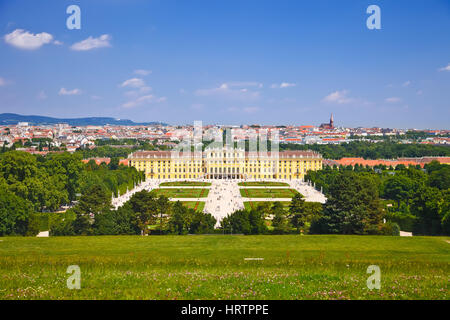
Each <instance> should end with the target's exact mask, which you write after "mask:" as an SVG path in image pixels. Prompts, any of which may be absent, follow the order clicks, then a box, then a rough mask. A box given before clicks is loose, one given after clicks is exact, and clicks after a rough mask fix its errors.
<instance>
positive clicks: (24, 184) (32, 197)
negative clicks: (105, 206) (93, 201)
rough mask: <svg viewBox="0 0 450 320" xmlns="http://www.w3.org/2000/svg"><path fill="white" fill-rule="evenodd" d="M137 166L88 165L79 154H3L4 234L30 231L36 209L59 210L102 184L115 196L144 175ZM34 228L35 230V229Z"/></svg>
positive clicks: (0, 210) (0, 225) (0, 224)
mask: <svg viewBox="0 0 450 320" xmlns="http://www.w3.org/2000/svg"><path fill="white" fill-rule="evenodd" d="M144 178H145V177H144V175H143V174H142V173H140V172H138V171H136V169H135V168H130V167H124V166H120V167H117V168H115V169H112V168H111V167H108V166H97V165H96V164H95V163H94V164H92V163H90V164H88V165H85V164H84V163H83V162H82V161H81V156H80V155H79V154H69V153H58V154H49V155H47V156H46V157H42V156H35V155H31V154H29V153H26V152H20V151H8V152H5V153H2V154H0V215H1V216H0V235H9V234H26V233H27V230H25V229H24V226H25V225H27V224H28V223H29V221H30V219H31V218H32V216H33V214H34V213H35V212H43V211H46V212H49V211H57V210H58V209H59V208H61V206H63V205H70V204H71V203H73V202H74V201H76V200H77V199H78V198H79V196H80V195H84V194H87V193H89V192H90V189H91V188H92V186H100V187H101V188H102V189H103V190H105V192H106V193H107V194H108V198H109V200H111V197H112V194H118V193H119V192H121V193H123V192H125V191H126V189H127V188H130V189H131V188H132V187H133V186H134V185H135V184H138V183H140V182H141V181H142V180H143V179H144ZM33 232H34V231H33Z"/></svg>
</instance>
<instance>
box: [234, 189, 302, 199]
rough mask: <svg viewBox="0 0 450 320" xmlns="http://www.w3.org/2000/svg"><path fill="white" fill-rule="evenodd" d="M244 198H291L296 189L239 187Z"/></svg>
mask: <svg viewBox="0 0 450 320" xmlns="http://www.w3.org/2000/svg"><path fill="white" fill-rule="evenodd" d="M239 192H240V193H241V196H242V197H244V198H292V197H293V196H295V195H296V194H297V193H298V191H297V190H295V189H270V188H268V189H251V188H245V189H240V190H239Z"/></svg>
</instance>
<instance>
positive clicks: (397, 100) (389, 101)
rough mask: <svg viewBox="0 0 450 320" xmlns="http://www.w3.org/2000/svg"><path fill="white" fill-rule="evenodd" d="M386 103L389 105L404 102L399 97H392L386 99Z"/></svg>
mask: <svg viewBox="0 0 450 320" xmlns="http://www.w3.org/2000/svg"><path fill="white" fill-rule="evenodd" d="M385 101H386V102H387V103H397V102H400V101H402V99H400V98H398V97H390V98H386V99H385Z"/></svg>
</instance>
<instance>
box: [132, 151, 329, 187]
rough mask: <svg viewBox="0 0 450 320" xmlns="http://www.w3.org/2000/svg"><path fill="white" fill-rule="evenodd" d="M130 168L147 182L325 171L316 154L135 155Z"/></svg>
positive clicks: (294, 175) (283, 176)
mask: <svg viewBox="0 0 450 320" xmlns="http://www.w3.org/2000/svg"><path fill="white" fill-rule="evenodd" d="M128 160H129V165H130V166H133V167H135V168H136V169H137V170H139V171H144V172H145V175H146V177H147V178H148V179H287V180H292V179H303V177H304V175H305V174H306V173H307V171H308V170H320V169H322V155H321V154H319V153H317V152H314V151H281V152H274V153H271V152H265V153H263V152H247V151H244V150H238V149H228V148H223V149H209V150H208V149H207V150H206V151H204V152H201V153H200V152H199V153H194V152H186V153H183V152H180V153H176V152H173V151H136V152H133V153H132V154H130V155H129V156H128Z"/></svg>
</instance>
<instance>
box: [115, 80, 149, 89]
mask: <svg viewBox="0 0 450 320" xmlns="http://www.w3.org/2000/svg"><path fill="white" fill-rule="evenodd" d="M120 86H121V87H122V88H125V87H130V88H142V87H145V81H144V80H142V79H141V78H132V79H128V80H125V81H124V82H123V83H122V84H121V85H120Z"/></svg>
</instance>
